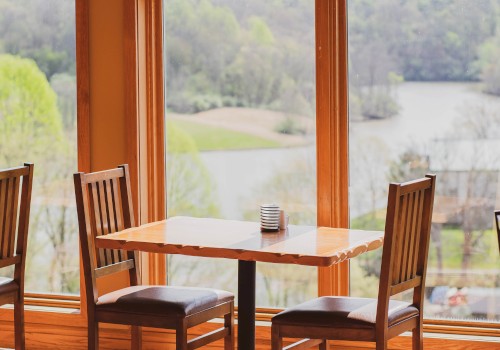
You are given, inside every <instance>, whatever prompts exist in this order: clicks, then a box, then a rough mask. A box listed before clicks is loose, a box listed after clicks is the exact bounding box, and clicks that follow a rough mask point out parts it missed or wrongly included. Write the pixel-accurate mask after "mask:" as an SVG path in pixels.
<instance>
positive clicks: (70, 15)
mask: <svg viewBox="0 0 500 350" xmlns="http://www.w3.org/2000/svg"><path fill="white" fill-rule="evenodd" d="M74 13H75V4H74V2H73V1H61V0H23V1H18V0H0V53H10V54H15V55H20V56H23V57H28V58H32V59H34V60H35V61H36V62H37V65H38V67H40V69H41V70H42V71H43V72H44V73H45V75H46V76H47V78H48V79H50V78H51V77H52V75H54V74H55V73H62V72H70V73H72V74H73V75H74V72H75V62H76V59H75V15H74Z"/></svg>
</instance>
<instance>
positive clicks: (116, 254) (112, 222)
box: [103, 179, 121, 263]
mask: <svg viewBox="0 0 500 350" xmlns="http://www.w3.org/2000/svg"><path fill="white" fill-rule="evenodd" d="M103 185H104V187H105V189H106V194H105V196H106V204H107V208H108V223H109V232H108V233H113V232H116V231H118V230H117V228H116V219H115V203H114V201H113V194H112V190H113V189H112V187H111V180H109V179H108V180H104V183H103ZM111 254H112V255H113V262H114V263H117V262H120V261H121V259H120V251H119V250H118V249H113V250H112V251H111Z"/></svg>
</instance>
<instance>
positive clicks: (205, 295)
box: [96, 286, 234, 316]
mask: <svg viewBox="0 0 500 350" xmlns="http://www.w3.org/2000/svg"><path fill="white" fill-rule="evenodd" d="M231 300H234V295H233V294H232V293H229V292H226V291H222V290H218V289H209V288H191V287H173V286H132V287H127V288H123V289H120V290H117V291H114V292H111V293H108V294H104V295H102V296H101V297H99V299H98V300H97V306H96V307H97V310H103V311H104V310H106V311H112V312H127V313H137V314H144V313H147V314H152V315H158V316H168V315H183V316H186V315H191V314H194V313H197V312H199V311H203V310H206V309H208V308H211V307H214V306H216V305H220V304H222V303H225V302H228V301H231Z"/></svg>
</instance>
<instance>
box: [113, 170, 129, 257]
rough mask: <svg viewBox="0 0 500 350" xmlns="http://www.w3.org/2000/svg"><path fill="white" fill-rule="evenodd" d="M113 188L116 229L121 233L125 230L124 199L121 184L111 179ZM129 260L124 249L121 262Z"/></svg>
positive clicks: (121, 253)
mask: <svg viewBox="0 0 500 350" xmlns="http://www.w3.org/2000/svg"><path fill="white" fill-rule="evenodd" d="M111 186H112V196H113V205H114V208H115V224H116V229H117V231H121V230H123V229H124V224H123V212H122V199H121V197H120V188H119V182H118V180H117V179H116V178H113V179H111ZM127 259H128V257H127V252H126V251H125V250H123V249H122V250H120V261H125V260H127Z"/></svg>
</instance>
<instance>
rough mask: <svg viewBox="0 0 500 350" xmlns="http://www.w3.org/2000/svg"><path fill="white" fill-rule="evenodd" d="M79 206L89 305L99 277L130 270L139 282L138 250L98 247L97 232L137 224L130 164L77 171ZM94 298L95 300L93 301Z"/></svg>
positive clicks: (134, 281)
mask: <svg viewBox="0 0 500 350" xmlns="http://www.w3.org/2000/svg"><path fill="white" fill-rule="evenodd" d="M73 178H74V182H75V197H76V208H77V211H78V226H79V232H80V244H81V250H82V262H83V269H84V275H85V285H86V292H87V301H88V304H89V306H91V305H94V303H95V302H97V298H98V293H97V288H96V278H99V277H103V276H107V275H110V274H113V273H117V272H121V271H125V270H129V274H130V284H131V285H136V284H137V282H138V280H139V271H138V269H137V268H136V265H137V263H136V260H137V259H136V254H134V253H133V252H126V251H123V250H116V249H101V248H96V247H95V238H96V236H102V235H107V234H110V233H114V232H117V231H121V230H124V229H127V228H130V227H134V226H135V220H134V210H133V206H132V198H131V190H130V177H129V170H128V165H120V166H119V167H118V168H117V169H111V170H105V171H99V172H95V173H88V174H85V173H76V174H74V176H73ZM92 299H93V303H91V301H92Z"/></svg>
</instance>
